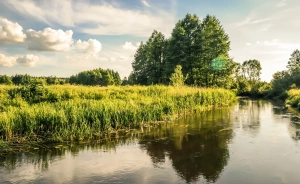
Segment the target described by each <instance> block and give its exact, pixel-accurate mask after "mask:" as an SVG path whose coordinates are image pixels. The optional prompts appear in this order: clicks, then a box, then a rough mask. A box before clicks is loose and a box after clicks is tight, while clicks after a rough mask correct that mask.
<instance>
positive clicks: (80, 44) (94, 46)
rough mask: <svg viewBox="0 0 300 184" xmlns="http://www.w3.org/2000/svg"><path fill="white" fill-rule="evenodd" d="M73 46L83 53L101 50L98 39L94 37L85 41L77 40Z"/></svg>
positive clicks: (93, 52)
mask: <svg viewBox="0 0 300 184" xmlns="http://www.w3.org/2000/svg"><path fill="white" fill-rule="evenodd" d="M75 48H76V49H77V50H79V51H80V52H83V53H89V54H97V53H99V52H100V51H101V49H102V45H101V43H100V42H99V41H98V40H95V39H89V40H88V41H87V42H86V41H81V40H78V41H77V42H76V45H75Z"/></svg>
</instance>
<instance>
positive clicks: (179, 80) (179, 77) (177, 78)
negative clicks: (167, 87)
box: [170, 65, 185, 86]
mask: <svg viewBox="0 0 300 184" xmlns="http://www.w3.org/2000/svg"><path fill="white" fill-rule="evenodd" d="M181 70H182V67H181V65H177V66H176V68H175V70H174V73H172V75H171V77H170V83H171V85H173V86H183V85H184V81H185V77H184V76H183V74H182V71H181Z"/></svg>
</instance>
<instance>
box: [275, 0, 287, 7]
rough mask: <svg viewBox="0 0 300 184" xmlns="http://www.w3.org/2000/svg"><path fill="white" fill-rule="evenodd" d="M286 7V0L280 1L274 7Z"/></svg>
mask: <svg viewBox="0 0 300 184" xmlns="http://www.w3.org/2000/svg"><path fill="white" fill-rule="evenodd" d="M285 5H287V0H281V1H280V2H279V3H278V4H277V5H276V6H277V7H282V6H285Z"/></svg>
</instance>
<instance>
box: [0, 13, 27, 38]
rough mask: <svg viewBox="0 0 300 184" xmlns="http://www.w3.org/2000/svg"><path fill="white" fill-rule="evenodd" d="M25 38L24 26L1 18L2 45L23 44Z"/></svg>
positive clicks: (0, 34) (0, 36) (0, 35)
mask: <svg viewBox="0 0 300 184" xmlns="http://www.w3.org/2000/svg"><path fill="white" fill-rule="evenodd" d="M25 38H26V35H25V34H24V33H23V27H22V26H20V25H19V24H18V23H17V22H16V23H13V22H11V21H9V20H7V19H4V18H0V44H11V43H22V42H24V40H25Z"/></svg>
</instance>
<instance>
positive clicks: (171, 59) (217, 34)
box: [131, 14, 233, 88]
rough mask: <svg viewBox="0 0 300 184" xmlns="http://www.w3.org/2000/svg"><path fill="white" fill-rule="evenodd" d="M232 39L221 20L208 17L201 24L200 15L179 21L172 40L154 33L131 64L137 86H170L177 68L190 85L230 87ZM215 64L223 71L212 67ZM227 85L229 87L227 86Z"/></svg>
mask: <svg viewBox="0 0 300 184" xmlns="http://www.w3.org/2000/svg"><path fill="white" fill-rule="evenodd" d="M229 50H230V42H229V37H228V35H227V34H226V33H225V31H224V29H223V27H222V26H221V24H220V21H219V20H218V19H217V18H216V17H214V16H210V15H207V16H206V17H205V18H204V19H203V22H202V23H201V21H200V19H199V18H198V17H197V15H191V14H187V15H186V16H185V18H184V19H182V20H179V21H178V22H177V23H176V25H175V28H174V29H173V31H172V35H171V37H170V38H168V39H165V38H164V35H163V34H162V33H159V32H157V31H154V32H153V33H152V35H151V36H150V38H149V39H148V41H147V42H146V44H143V43H141V45H140V46H139V48H138V49H137V51H136V54H135V56H134V62H133V63H132V67H133V73H132V75H131V77H134V78H132V79H134V80H131V81H132V82H133V83H134V84H140V85H151V84H162V83H163V84H168V83H170V78H171V75H172V74H173V72H174V69H175V67H176V66H177V65H181V67H182V73H183V75H184V76H187V79H186V81H185V83H186V84H188V85H197V86H205V87H212V86H213V87H216V86H217V87H225V86H226V88H230V87H229V85H227V84H228V83H231V81H232V80H233V79H232V77H231V75H232V73H233V61H232V60H231V59H230V58H229V57H228V51H229ZM216 61H222V63H220V62H217V63H219V65H220V64H221V65H222V66H221V65H220V66H221V67H220V68H218V69H216V68H214V67H213V66H214V65H215V64H216ZM225 84H226V85H225Z"/></svg>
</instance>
